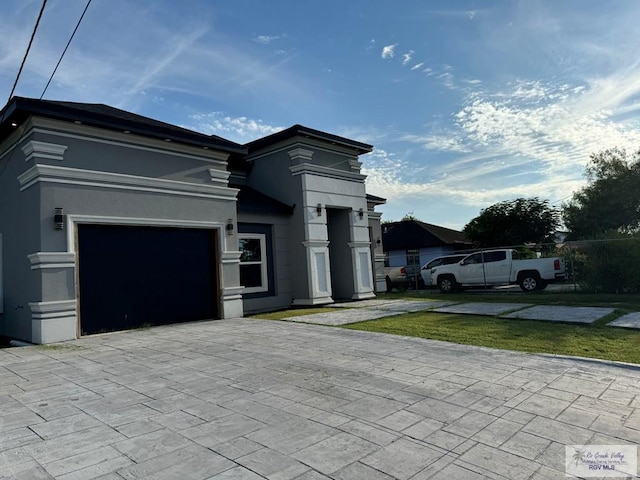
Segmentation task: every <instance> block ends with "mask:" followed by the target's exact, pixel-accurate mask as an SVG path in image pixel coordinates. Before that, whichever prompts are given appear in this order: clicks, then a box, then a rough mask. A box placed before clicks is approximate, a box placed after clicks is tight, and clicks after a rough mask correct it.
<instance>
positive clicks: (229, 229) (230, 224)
mask: <svg viewBox="0 0 640 480" xmlns="http://www.w3.org/2000/svg"><path fill="white" fill-rule="evenodd" d="M225 228H226V229H227V235H233V218H230V219H229V220H227V226H226V227H225Z"/></svg>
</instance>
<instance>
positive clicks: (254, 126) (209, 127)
mask: <svg viewBox="0 0 640 480" xmlns="http://www.w3.org/2000/svg"><path fill="white" fill-rule="evenodd" d="M189 119H190V120H191V121H192V122H193V124H192V125H187V126H185V128H189V129H192V130H196V131H198V132H201V133H205V134H207V135H218V136H220V137H224V138H226V139H228V140H231V141H234V142H237V143H247V142H250V141H252V140H256V139H257V138H260V137H264V136H266V135H271V134H272V133H276V132H279V131H280V130H283V129H284V127H278V126H273V125H269V124H267V123H264V122H263V121H262V120H260V119H257V120H254V119H250V118H247V117H230V116H228V115H225V114H224V113H222V112H210V113H199V114H195V115H190V116H189Z"/></svg>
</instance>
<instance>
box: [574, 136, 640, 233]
mask: <svg viewBox="0 0 640 480" xmlns="http://www.w3.org/2000/svg"><path fill="white" fill-rule="evenodd" d="M585 173H586V177H587V180H588V181H589V184H588V185H587V186H586V187H584V188H582V189H581V190H579V191H578V192H576V193H574V194H573V198H572V199H571V200H570V201H569V202H568V203H567V204H565V205H563V219H564V223H565V225H566V226H567V228H568V229H569V232H570V237H569V238H571V239H584V238H593V237H595V236H602V235H603V234H605V233H607V232H619V233H635V232H638V230H640V151H638V152H635V153H633V154H627V152H626V151H625V150H624V149H618V148H612V149H608V150H603V151H602V152H600V153H597V154H592V155H591V157H590V162H589V164H588V165H587V168H586V172H585Z"/></svg>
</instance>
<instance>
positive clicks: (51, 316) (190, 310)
mask: <svg viewBox="0 0 640 480" xmlns="http://www.w3.org/2000/svg"><path fill="white" fill-rule="evenodd" d="M371 149H372V147H371V146H370V145H367V144H364V143H360V142H357V141H353V140H349V139H347V138H343V137H339V136H336V135H332V134H329V133H325V132H321V131H318V130H313V129H310V128H307V127H303V126H300V125H295V126H293V127H291V128H289V129H286V130H284V131H281V132H279V133H276V134H274V135H270V136H268V137H265V138H261V139H259V140H256V141H254V142H251V143H249V144H247V145H240V144H236V143H234V142H231V141H228V140H225V139H223V138H220V137H217V136H208V135H204V134H200V133H197V132H194V131H191V130H186V129H183V128H180V127H177V126H174V125H169V124H166V123H163V122H159V121H156V120H153V119H150V118H146V117H142V116H139V115H136V114H133V113H130V112H125V111H122V110H119V109H116V108H112V107H109V106H106V105H100V104H83V103H72V102H58V101H49V100H35V99H29V98H20V97H14V98H12V99H11V101H10V102H9V103H8V104H7V106H6V107H5V108H4V109H3V110H2V111H1V112H0V197H1V201H0V225H1V227H0V250H1V265H0V267H1V275H0V306H1V307H2V314H1V315H0V335H2V336H5V337H9V338H15V339H19V340H24V341H29V342H33V343H50V342H57V341H64V340H70V339H75V338H78V337H79V336H82V335H86V334H93V333H99V332H107V331H113V330H122V329H128V328H135V327H139V326H143V325H147V324H151V325H156V324H163V323H175V322H184V321H193V320H204V319H222V318H225V319H229V318H237V317H241V316H242V315H243V314H245V313H249V312H258V311H264V310H274V309H279V308H286V307H289V306H291V305H321V304H327V303H331V302H333V301H335V300H338V299H365V298H372V297H374V296H375V292H376V291H377V290H378V289H379V290H380V291H383V290H384V274H383V263H384V254H383V251H382V244H381V237H382V232H381V228H380V213H378V212H375V207H376V206H378V205H381V204H383V203H384V199H381V198H379V197H374V196H371V195H367V194H366V191H365V184H364V181H365V175H363V174H362V173H360V166H361V163H360V161H359V156H360V155H363V154H366V153H368V152H370V151H371Z"/></svg>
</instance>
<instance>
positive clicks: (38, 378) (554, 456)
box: [0, 319, 640, 480]
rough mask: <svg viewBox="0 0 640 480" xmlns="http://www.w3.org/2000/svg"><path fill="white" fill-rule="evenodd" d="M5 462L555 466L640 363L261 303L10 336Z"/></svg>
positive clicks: (65, 472)
mask: <svg viewBox="0 0 640 480" xmlns="http://www.w3.org/2000/svg"><path fill="white" fill-rule="evenodd" d="M0 406H1V409H0V465H1V466H2V468H1V469H0V477H2V478H7V477H8V478H17V479H29V480H32V479H46V478H57V479H65V480H70V479H88V478H102V479H105V480H106V479H109V480H112V479H113V480H115V479H117V480H121V479H122V478H125V479H134V478H153V479H165V478H166V479H172V478H176V479H182V480H189V479H261V478H269V479H300V480H303V479H304V480H318V479H329V478H331V479H345V480H358V479H367V480H372V479H373V480H376V479H390V478H398V479H415V480H417V479H421V480H422V479H430V478H434V479H449V478H450V479H481V478H492V479H504V478H510V479H518V480H521V479H553V478H558V479H560V478H564V472H565V466H564V462H565V446H566V445H572V444H607V445H613V444H615V445H620V444H621V445H636V444H638V443H640V411H639V410H638V407H640V369H639V368H638V367H636V366H623V365H613V364H607V363H604V362H597V361H587V360H580V359H568V358H557V357H551V356H541V355H531V354H524V353H514V352H509V351H500V350H492V349H486V348H480V347H472V346H461V345H454V344H449V343H444V342H436V341H429V340H424V339H417V338H408V337H398V336H392V335H384V334H376V333H368V332H359V331H350V330H343V329H339V328H333V327H327V326H319V325H307V324H296V323H288V322H275V321H265V320H251V319H238V320H228V321H227V320H225V321H213V322H201V323H191V324H178V325H172V326H165V327H156V328H151V329H147V330H137V331H131V332H123V333H116V334H108V335H101V336H94V337H87V338H84V339H81V340H78V341H74V342H68V343H65V344H61V345H58V346H50V347H24V348H11V349H3V350H0Z"/></svg>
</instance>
